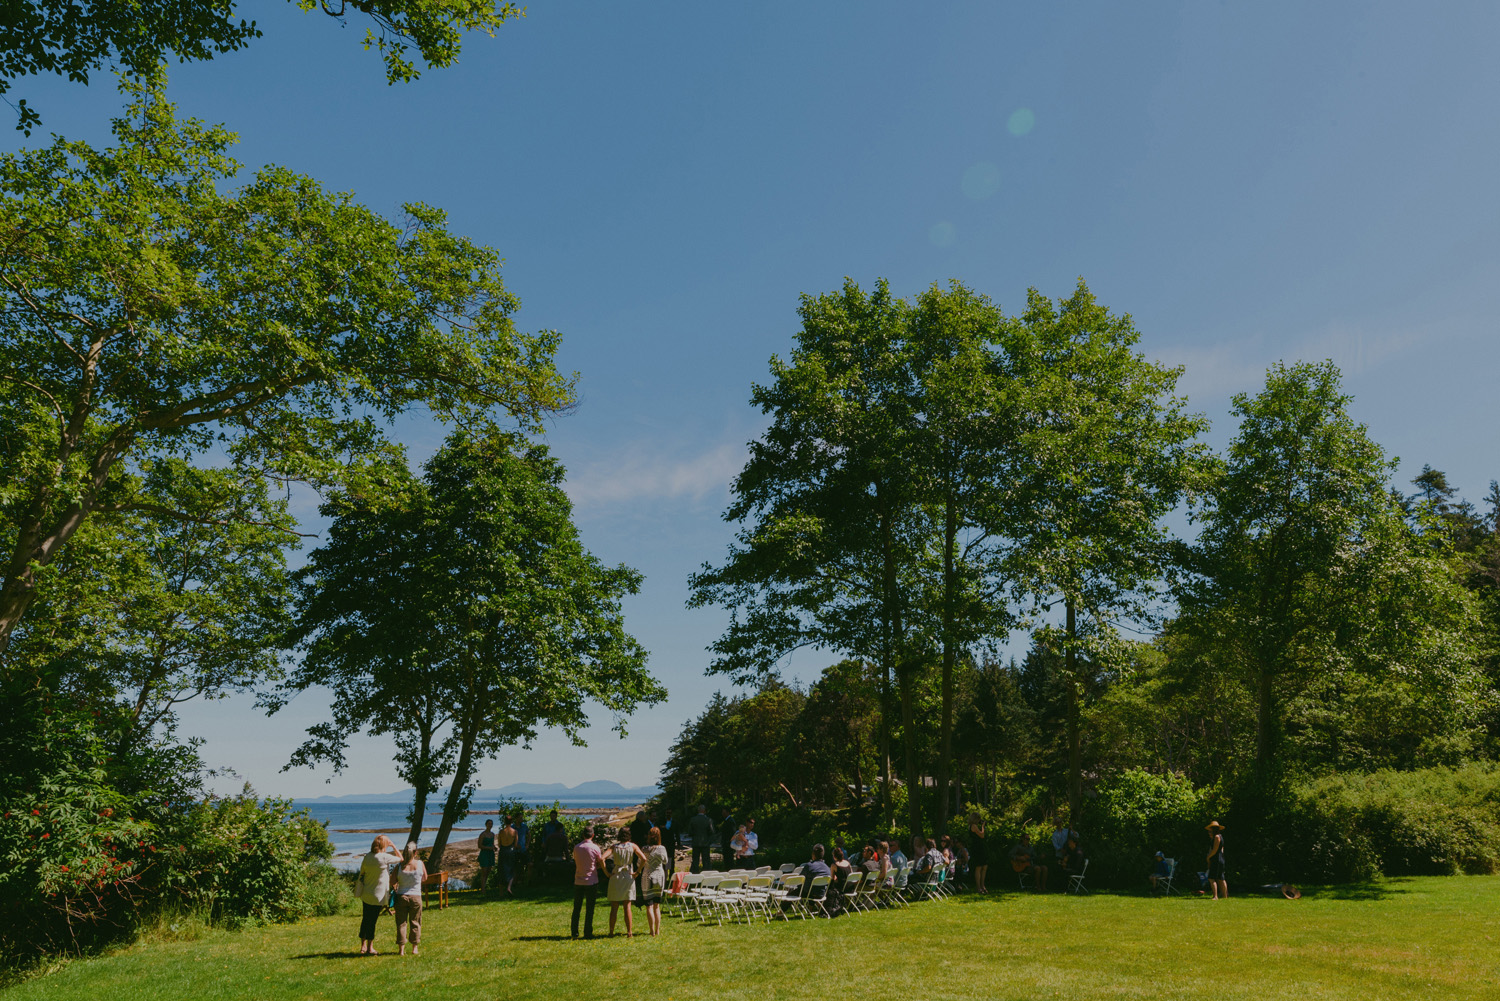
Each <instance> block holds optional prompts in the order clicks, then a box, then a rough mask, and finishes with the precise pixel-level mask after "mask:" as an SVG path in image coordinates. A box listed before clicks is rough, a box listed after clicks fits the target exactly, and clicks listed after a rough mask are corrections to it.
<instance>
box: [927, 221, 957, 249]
mask: <svg viewBox="0 0 1500 1001" xmlns="http://www.w3.org/2000/svg"><path fill="white" fill-rule="evenodd" d="M957 235H958V230H957V229H955V228H954V226H953V224H952V223H951V222H940V223H935V224H934V225H933V227H932V228H931V229H929V230H928V231H927V239H928V240H930V241H932V245H933V246H934V247H951V246H953V238H954V237H955V236H957Z"/></svg>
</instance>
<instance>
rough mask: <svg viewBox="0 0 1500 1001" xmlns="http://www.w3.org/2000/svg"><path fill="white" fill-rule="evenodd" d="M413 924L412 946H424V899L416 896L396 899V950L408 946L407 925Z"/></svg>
mask: <svg viewBox="0 0 1500 1001" xmlns="http://www.w3.org/2000/svg"><path fill="white" fill-rule="evenodd" d="M408 921H410V922H411V944H412V945H421V944H422V898H421V897H420V896H417V895H416V894H407V893H403V894H399V895H398V896H397V897H396V948H398V949H400V948H403V947H405V945H406V923H407V922H408Z"/></svg>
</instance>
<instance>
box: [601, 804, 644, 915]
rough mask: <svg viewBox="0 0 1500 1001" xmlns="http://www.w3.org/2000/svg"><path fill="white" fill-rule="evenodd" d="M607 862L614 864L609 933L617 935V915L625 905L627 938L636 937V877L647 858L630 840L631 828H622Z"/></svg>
mask: <svg viewBox="0 0 1500 1001" xmlns="http://www.w3.org/2000/svg"><path fill="white" fill-rule="evenodd" d="M605 861H606V862H607V863H612V867H611V868H610V873H609V933H610V935H614V933H615V915H616V914H618V913H620V905H621V904H624V905H625V937H626V938H632V937H633V936H634V935H635V924H634V916H633V915H632V914H631V908H630V904H631V901H633V900H635V877H636V874H637V873H638V872H639V871H640V867H643V866H645V864H646V856H645V853H643V852H642V851H641V850H640V848H639V847H638V846H637V845H636V843H635V842H633V841H631V840H630V828H628V827H622V828H620V836H619V840H617V841H616V842H615V843H614V844H613V845H611V846H610V848H609V851H608V853H606V855H605Z"/></svg>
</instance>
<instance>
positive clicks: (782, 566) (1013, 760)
mask: <svg viewBox="0 0 1500 1001" xmlns="http://www.w3.org/2000/svg"><path fill="white" fill-rule="evenodd" d="M801 315H802V320H803V323H802V329H801V331H800V332H799V334H798V338H797V346H796V349H795V351H794V352H793V354H792V356H791V358H790V360H786V361H783V360H781V359H773V360H772V363H771V376H772V377H771V381H770V382H769V384H767V385H765V386H759V385H758V386H756V387H754V390H753V395H752V400H753V402H754V403H755V405H757V406H759V407H760V408H761V409H762V411H763V412H764V413H766V414H767V415H768V416H769V417H770V419H771V426H770V428H769V430H767V432H766V433H765V434H764V435H763V436H762V438H761V439H760V440H759V441H756V442H754V443H752V446H751V457H750V460H749V462H748V463H747V465H746V466H745V468H744V470H743V471H742V472H741V473H740V475H739V477H738V478H737V479H736V480H735V483H734V500H733V502H732V504H731V506H730V508H729V510H728V512H727V514H726V517H727V519H728V520H730V521H733V522H737V523H739V524H740V525H741V526H742V527H741V529H740V532H739V534H738V536H737V541H736V543H735V544H734V545H733V546H732V547H731V550H730V553H729V555H728V558H727V559H726V560H725V561H724V562H722V563H721V564H718V565H706V566H705V567H704V569H703V570H702V571H701V572H700V573H699V574H697V575H695V576H694V578H693V580H692V586H693V589H694V590H693V603H694V604H697V605H707V604H718V605H721V606H723V607H726V608H728V609H729V610H730V612H731V623H730V626H729V628H728V630H727V631H726V632H725V633H724V635H723V636H722V637H721V638H720V639H719V640H718V641H717V642H716V643H715V644H714V646H713V653H714V659H713V661H712V664H711V666H710V668H709V670H710V671H711V672H717V673H723V674H726V675H729V676H730V677H731V678H733V679H734V680H735V681H737V682H741V683H747V684H748V685H749V686H750V687H751V689H752V690H753V694H750V695H746V696H742V697H736V698H725V697H722V696H720V697H718V698H716V699H715V701H714V702H713V703H712V704H711V705H710V706H709V707H708V708H707V710H706V711H705V712H704V713H703V714H702V715H701V716H699V717H698V718H697V719H695V720H692V721H690V722H689V723H688V724H687V725H686V727H685V728H684V730H683V733H682V734H681V736H680V739H679V740H678V741H677V743H676V744H675V745H674V746H673V748H672V751H671V756H670V758H669V759H668V761H667V763H666V765H665V767H664V770H663V786H664V788H665V789H666V796H667V798H668V799H669V800H672V799H673V798H674V797H676V798H677V802H692V801H694V800H698V799H707V800H726V801H729V802H732V803H736V804H745V805H753V804H768V803H773V802H774V803H783V804H789V803H790V802H791V801H792V800H796V801H797V803H798V804H800V805H801V806H803V807H807V806H811V807H817V808H842V807H851V808H855V809H858V808H859V806H860V804H861V803H866V802H867V803H868V804H869V806H870V809H871V810H872V811H873V816H872V818H871V823H873V824H879V825H880V826H881V827H882V828H883V829H885V830H890V829H898V828H899V829H906V830H934V829H936V830H944V829H948V830H953V831H955V832H956V831H958V830H960V829H961V826H962V825H956V824H952V823H951V818H952V817H954V815H955V814H956V813H957V812H959V811H964V810H967V809H969V808H971V807H973V806H979V807H982V808H984V809H986V810H987V811H992V812H993V813H994V815H995V816H997V817H1005V816H1008V817H1011V818H1013V819H1015V820H1016V821H1017V822H1019V821H1020V819H1022V818H1023V817H1024V818H1030V819H1033V820H1037V819H1039V818H1040V817H1041V816H1042V815H1043V814H1044V813H1049V812H1051V811H1052V810H1054V809H1063V810H1066V811H1067V812H1069V813H1070V815H1071V816H1072V817H1074V818H1075V822H1077V821H1076V818H1080V817H1083V816H1085V815H1086V814H1087V813H1088V811H1089V810H1090V809H1093V808H1094V807H1096V806H1097V805H1098V804H1099V802H1100V797H1101V794H1103V793H1106V792H1108V790H1110V789H1112V788H1114V784H1115V783H1117V782H1118V781H1119V780H1120V777H1121V776H1125V775H1129V774H1135V773H1137V772H1144V773H1146V774H1150V775H1155V776H1160V777H1163V779H1164V780H1165V779H1168V778H1170V779H1172V780H1173V781H1185V782H1187V783H1188V786H1189V788H1191V789H1192V790H1195V792H1194V797H1195V799H1194V801H1195V802H1197V803H1199V804H1200V805H1201V807H1202V809H1203V810H1205V811H1206V810H1211V809H1225V810H1227V809H1231V808H1233V809H1235V811H1236V812H1237V813H1238V814H1241V815H1244V816H1252V817H1253V816H1255V815H1257V814H1259V815H1261V816H1262V817H1266V816H1270V815H1271V813H1272V812H1273V806H1274V804H1276V803H1284V802H1287V801H1288V800H1289V798H1292V797H1293V790H1294V789H1295V788H1299V787H1300V786H1301V785H1303V784H1306V783H1308V782H1310V781H1312V780H1314V779H1316V778H1317V777H1318V776H1324V775H1331V774H1336V773H1346V772H1350V771H1373V770H1376V769H1398V770H1411V769H1422V768H1428V767H1451V766H1458V765H1462V764H1463V763H1464V762H1468V761H1474V760H1493V759H1494V758H1495V757H1496V756H1497V753H1500V699H1497V695H1496V692H1497V687H1500V660H1497V657H1496V649H1497V646H1496V642H1495V641H1496V637H1497V635H1500V630H1497V625H1500V486H1497V485H1496V484H1494V483H1492V484H1491V486H1490V491H1489V494H1488V496H1487V497H1486V498H1484V500H1483V501H1482V503H1481V504H1478V505H1476V504H1474V503H1471V502H1469V501H1466V500H1462V499H1459V497H1458V495H1457V491H1456V490H1455V489H1454V488H1453V487H1452V486H1451V485H1450V484H1449V483H1448V482H1447V479H1446V477H1445V475H1444V474H1443V473H1442V472H1440V471H1437V470H1433V469H1430V468H1425V469H1424V470H1423V472H1422V473H1421V475H1420V476H1418V477H1417V478H1416V480H1415V481H1414V484H1413V487H1414V489H1408V490H1398V489H1397V488H1396V487H1395V486H1394V485H1393V484H1392V483H1391V475H1392V473H1393V470H1394V462H1393V461H1392V460H1390V459H1388V458H1387V457H1386V455H1385V454H1384V452H1383V451H1382V450H1381V448H1380V447H1379V446H1378V445H1377V444H1376V443H1375V442H1374V441H1372V440H1371V439H1370V437H1369V435H1368V434H1367V432H1366V429H1365V428H1364V427H1363V426H1362V425H1360V424H1358V423H1357V422H1356V421H1354V420H1353V419H1352V418H1351V417H1350V415H1349V411H1348V407H1349V404H1350V397H1349V396H1348V395H1347V394H1346V393H1344V392H1343V390H1342V388H1341V386H1340V379H1339V373H1338V371H1337V369H1336V368H1335V367H1334V366H1333V364H1332V363H1326V362H1325V363H1322V364H1305V363H1299V364H1295V365H1276V366H1274V367H1272V368H1271V370H1270V371H1269V372H1268V373H1267V379H1266V383H1265V385H1264V387H1262V388H1261V389H1260V390H1259V391H1256V392H1253V393H1243V394H1240V395H1237V396H1235V397H1234V403H1233V411H1234V416H1235V418H1236V420H1237V422H1238V427H1237V431H1236V435H1235V437H1234V439H1233V441H1232V442H1231V443H1230V445H1229V447H1228V449H1227V450H1226V451H1225V452H1224V453H1223V454H1214V453H1213V452H1212V451H1211V450H1209V449H1208V448H1207V447H1206V446H1204V445H1203V444H1202V443H1201V441H1200V440H1199V438H1200V435H1201V434H1202V433H1203V432H1204V431H1205V430H1206V428H1207V423H1206V421H1204V420H1203V419H1202V418H1200V417H1198V416H1195V415H1192V414H1191V413H1189V412H1188V411H1187V409H1186V402H1185V401H1184V400H1182V399H1181V398H1180V397H1178V396H1176V395H1174V393H1175V381H1176V378H1177V375H1178V371H1177V370H1174V369H1168V368H1164V367H1162V366H1159V365H1155V364H1152V363H1151V362H1149V361H1147V360H1146V359H1145V358H1144V357H1142V356H1141V355H1140V354H1139V353H1137V352H1136V350H1135V345H1136V342H1137V337H1138V335H1137V333H1136V331H1135V329H1134V327H1133V325H1132V323H1131V321H1130V318H1129V317H1128V316H1120V315H1117V314H1113V313H1111V312H1109V311H1108V310H1107V309H1105V308H1104V307H1103V306H1101V305H1100V304H1099V303H1097V302H1096V301H1095V300H1094V298H1093V296H1092V295H1091V294H1090V293H1089V291H1088V289H1087V288H1086V287H1085V286H1084V285H1083V284H1082V283H1080V284H1079V286H1078V288H1077V290H1076V291H1075V293H1074V294H1073V295H1072V296H1070V297H1069V298H1067V299H1064V300H1063V301H1061V302H1059V303H1053V302H1051V301H1050V300H1048V299H1046V298H1045V297H1043V296H1041V295H1040V294H1038V293H1037V292H1035V291H1034V290H1033V291H1032V292H1031V294H1030V296H1029V298H1028V302H1027V306H1026V309H1025V311H1024V312H1023V313H1022V314H1021V315H1019V316H1009V315H1007V314H1005V313H1004V312H1003V311H1002V310H1001V309H999V308H998V307H997V306H996V305H994V304H993V303H991V302H990V301H989V300H987V299H985V298H984V297H982V296H980V295H977V294H975V293H974V292H972V291H970V290H969V289H967V288H965V287H963V286H962V285H959V284H957V283H955V284H953V285H952V286H950V287H949V288H940V287H936V286H935V287H933V288H931V289H929V290H927V291H926V292H924V293H923V294H922V295H920V296H918V297H917V298H916V299H915V300H912V301H910V302H908V301H903V300H901V299H898V298H895V297H894V296H892V295H891V293H890V291H889V289H888V288H887V287H886V286H885V285H884V284H880V285H878V286H877V287H876V288H875V289H874V290H872V291H866V290H863V289H861V288H860V287H858V286H857V285H855V284H854V283H852V282H849V283H846V284H845V286H844V288H843V289H841V290H840V291H838V292H835V293H831V294H828V295H823V296H818V297H807V298H805V299H804V301H803V303H802V309H801ZM1172 512H1180V513H1182V514H1184V515H1185V516H1186V517H1187V519H1188V530H1187V531H1186V532H1185V534H1184V536H1183V537H1179V536H1177V535H1175V534H1174V533H1172V532H1169V531H1168V529H1167V527H1166V519H1167V516H1168V515H1169V514H1171V513H1172ZM1018 637H1025V640H1024V642H1025V647H1026V649H1025V653H1024V656H1020V657H1016V656H1014V655H1012V656H1011V657H1010V658H1009V659H1005V658H1004V657H1003V654H1004V652H1005V651H1007V649H1013V648H1014V647H1013V645H1012V644H1014V642H1015V640H1016V639H1017V638H1018ZM804 649H812V650H825V651H832V652H835V653H836V654H838V655H841V656H842V657H843V658H844V659H842V660H840V661H838V662H837V663H836V664H834V665H833V666H831V667H829V668H827V669H826V670H825V671H823V673H822V675H821V676H820V677H818V678H817V679H816V680H814V681H813V682H812V683H811V684H810V685H809V686H808V687H807V688H806V689H799V688H796V687H793V686H788V685H786V684H785V683H784V682H783V681H782V679H781V677H780V674H779V666H780V665H781V664H782V663H783V660H784V658H785V657H787V656H788V655H789V654H791V653H792V652H794V651H798V650H804ZM806 655H807V654H806V653H803V654H801V656H804V657H805V656H806ZM1106 798H1107V797H1106ZM898 812H899V814H900V816H898ZM1100 823H1104V821H1103V820H1102V819H1101V821H1100Z"/></svg>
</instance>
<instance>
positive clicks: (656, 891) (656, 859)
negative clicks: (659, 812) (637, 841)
mask: <svg viewBox="0 0 1500 1001" xmlns="http://www.w3.org/2000/svg"><path fill="white" fill-rule="evenodd" d="M671 871H672V859H671V856H669V855H668V854H667V850H666V849H665V848H664V847H662V843H661V828H659V827H653V828H651V830H650V831H649V832H648V833H647V834H646V873H645V875H644V876H643V877H642V879H641V884H642V886H643V887H644V889H645V893H646V927H648V928H650V929H651V934H653V935H660V934H661V896H662V894H663V893H665V892H666V889H667V874H668V873H670V872H671Z"/></svg>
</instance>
